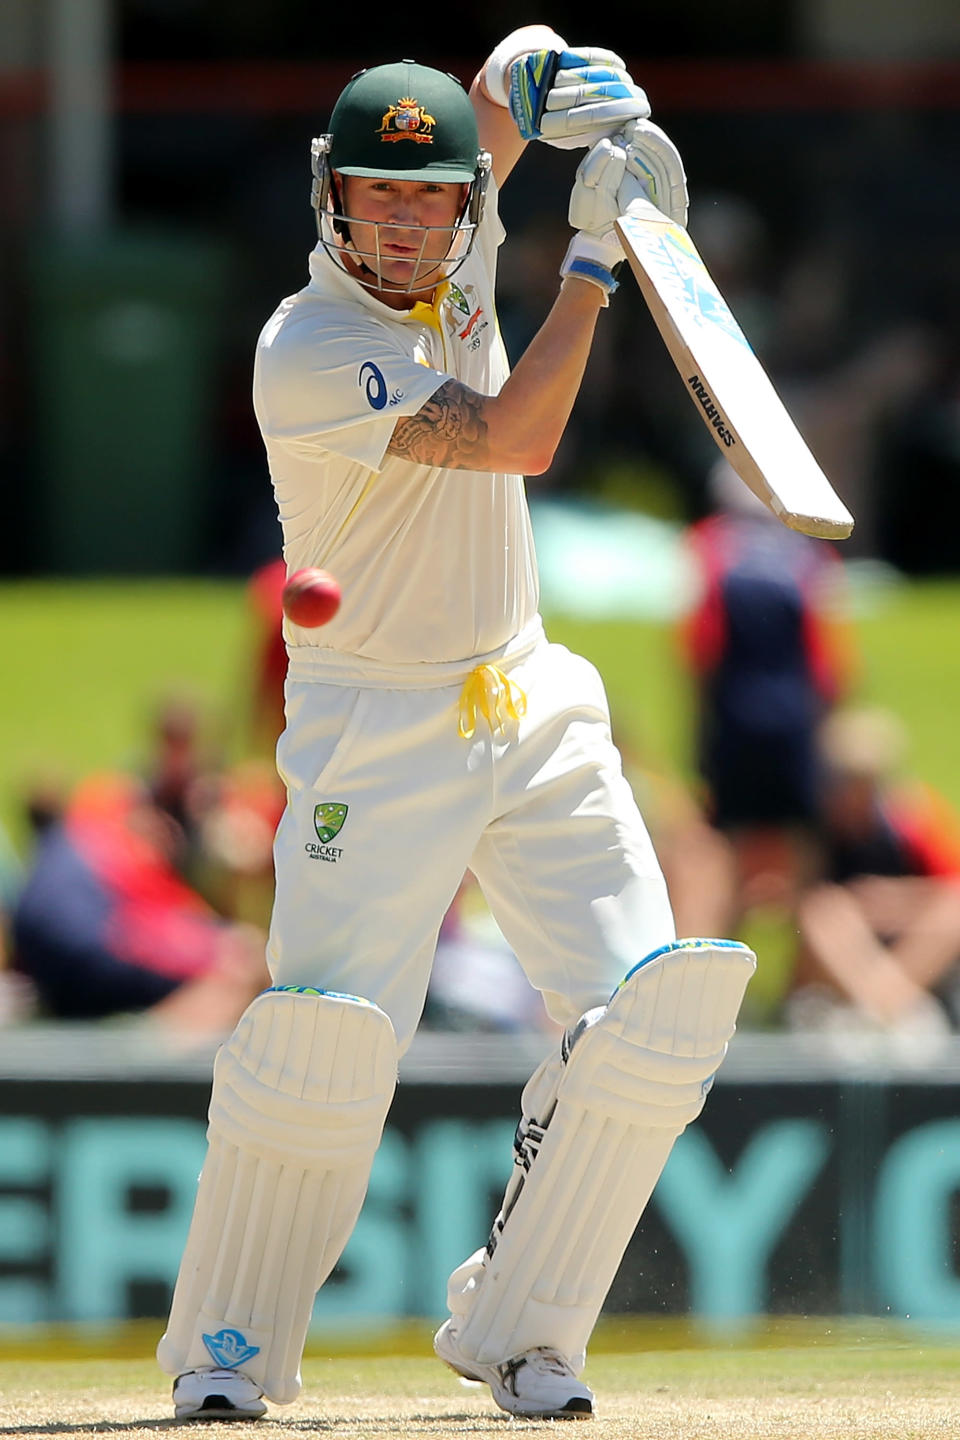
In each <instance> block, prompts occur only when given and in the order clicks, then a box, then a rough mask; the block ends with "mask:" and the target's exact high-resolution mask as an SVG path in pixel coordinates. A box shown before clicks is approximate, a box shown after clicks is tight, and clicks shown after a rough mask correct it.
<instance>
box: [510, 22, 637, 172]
mask: <svg viewBox="0 0 960 1440" xmlns="http://www.w3.org/2000/svg"><path fill="white" fill-rule="evenodd" d="M483 79H484V86H485V89H486V91H487V94H488V95H489V97H490V99H491V100H493V101H494V102H495V103H496V104H498V105H503V106H504V107H506V108H509V110H510V112H511V114H512V115H513V118H514V120H515V121H516V124H517V129H518V130H519V131H520V134H521V135H522V136H523V138H524V140H543V141H545V142H546V143H547V144H548V145H554V146H556V147H557V148H558V149H561V150H576V149H583V148H584V147H585V146H589V145H592V144H593V143H594V142H595V141H596V140H597V139H598V138H599V137H600V136H602V135H613V134H614V133H615V132H616V131H617V130H620V129H622V128H623V126H624V125H625V124H626V123H628V122H629V121H630V120H633V119H636V118H644V117H646V116H647V115H649V114H650V103H649V101H648V100H647V97H646V94H645V93H644V91H643V90H641V89H640V87H639V86H638V85H635V84H634V83H633V80H632V79H631V77H630V75H629V73H628V71H627V69H626V66H625V65H624V62H623V60H622V59H621V58H620V56H619V55H616V54H614V52H613V51H612V50H603V49H599V48H597V47H595V46H588V45H585V46H580V47H578V48H576V49H570V48H568V47H567V44H566V41H565V40H563V39H561V37H560V36H559V35H557V34H556V32H555V31H553V30H549V29H548V28H547V27H546V26H541V25H527V26H525V27H524V28H523V29H522V30H515V31H514V32H513V34H512V35H508V36H507V38H506V39H505V40H503V41H501V43H500V44H499V45H498V46H497V48H496V49H495V50H494V51H493V54H492V55H491V56H490V58H489V60H488V61H487V63H486V65H485V67H484V72H483Z"/></svg>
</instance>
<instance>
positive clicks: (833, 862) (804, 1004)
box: [787, 709, 960, 1033]
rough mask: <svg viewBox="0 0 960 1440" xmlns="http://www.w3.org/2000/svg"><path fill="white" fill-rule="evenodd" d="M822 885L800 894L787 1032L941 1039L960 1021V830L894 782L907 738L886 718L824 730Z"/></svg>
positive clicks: (938, 807)
mask: <svg viewBox="0 0 960 1440" xmlns="http://www.w3.org/2000/svg"><path fill="white" fill-rule="evenodd" d="M822 749H823V755H824V761H825V770H826V784H825V789H824V793H823V800H822V807H821V821H822V853H823V859H824V875H823V881H822V883H820V884H817V885H815V886H814V887H813V888H812V889H810V890H809V891H808V892H807V893H806V895H804V896H803V898H802V900H801V902H800V905H799V907H798V912H797V917H798V924H799V932H800V950H799V955H798V959H797V965H796V972H795V976H794V986H793V993H792V995H791V997H790V999H789V1001H788V1005H787V1016H788V1019H789V1022H790V1023H791V1024H792V1025H793V1026H795V1027H797V1028H810V1027H811V1026H812V1027H817V1026H823V1025H825V1024H834V1025H837V1024H848V1025H849V1024H854V1025H860V1026H863V1025H867V1026H871V1027H881V1028H889V1029H906V1030H919V1031H921V1032H922V1033H926V1032H929V1031H932V1032H934V1033H937V1032H942V1031H943V1030H945V1029H947V1028H948V1019H947V1014H946V1012H945V1010H944V1008H943V1005H942V1004H941V1003H940V1001H939V1000H938V999H937V998H934V997H935V996H939V997H940V998H941V999H943V1000H944V1001H946V1002H947V1005H948V1007H949V1008H951V1009H952V1010H953V1012H954V1015H953V1018H954V1021H956V1019H957V1011H956V1004H957V978H958V963H960V820H958V817H957V816H955V815H954V814H953V813H952V812H951V811H950V809H949V807H948V806H947V805H946V803H945V801H943V800H942V798H941V797H940V796H939V795H937V794H935V793H934V792H933V791H931V790H929V789H928V788H926V787H924V786H922V785H920V784H919V783H917V782H911V783H906V782H904V781H903V780H901V779H900V778H898V772H899V770H900V767H901V765H902V762H903V758H904V753H905V749H906V740H905V733H904V730H903V727H902V726H901V724H900V722H899V721H898V720H897V718H896V716H894V715H892V714H890V713H889V712H887V711H884V710H877V709H858V710H850V711H838V712H837V713H836V714H834V715H833V716H831V717H830V719H829V720H828V721H827V722H826V723H825V725H824V727H823V730H822Z"/></svg>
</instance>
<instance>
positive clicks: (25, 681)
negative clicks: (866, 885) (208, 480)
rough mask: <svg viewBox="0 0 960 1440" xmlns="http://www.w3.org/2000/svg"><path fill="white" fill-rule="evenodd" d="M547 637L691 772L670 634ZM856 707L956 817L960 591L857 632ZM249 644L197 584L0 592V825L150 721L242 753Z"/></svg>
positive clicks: (131, 752) (116, 750)
mask: <svg viewBox="0 0 960 1440" xmlns="http://www.w3.org/2000/svg"><path fill="white" fill-rule="evenodd" d="M547 623H548V633H549V634H550V636H551V638H553V639H556V640H560V641H563V642H564V643H565V644H568V645H570V646H571V648H573V649H576V650H579V651H580V652H581V653H583V654H585V655H587V656H589V658H590V659H592V660H593V661H594V663H595V664H597V665H598V666H599V668H600V670H601V672H602V674H603V676H604V678H605V680H606V683H607V688H608V691H609V694H610V698H611V706H612V710H613V714H614V723H615V726H616V728H617V730H618V735H619V737H620V739H621V741H622V743H624V744H625V745H626V746H627V747H628V748H629V749H630V750H631V751H633V752H634V753H635V754H636V755H637V757H638V758H639V759H640V760H641V761H642V762H645V763H646V764H648V765H649V766H650V767H651V768H654V769H657V768H662V769H666V770H668V771H671V772H673V773H676V774H680V775H685V774H687V773H688V772H689V765H690V762H689V733H690V724H689V706H688V703H687V691H686V685H685V680H684V677H683V674H682V671H681V669H680V667H679V666H678V664H677V661H676V652H675V648H674V638H673V635H672V632H671V630H670V629H669V627H665V626H663V625H659V624H652V623H651V624H646V623H638V622H633V621H630V622H628V621H615V622H610V621H586V620H575V619H570V618H567V617H558V618H555V619H550V618H549V617H548V621H547ZM858 634H859V640H860V645H861V648H862V652H863V658H864V675H863V681H862V685H861V698H863V699H867V700H870V701H872V702H878V703H882V704H885V705H890V706H892V707H893V708H895V709H896V710H897V711H898V712H899V713H900V714H901V715H902V716H903V718H904V719H905V721H906V723H907V726H908V729H909V733H910V737H911V741H912V746H913V754H912V760H913V766H914V769H915V770H916V772H917V773H918V774H919V775H920V777H921V778H923V779H925V780H927V781H929V782H930V783H931V784H934V785H936V786H938V787H939V788H940V789H941V790H942V791H943V792H944V794H945V795H946V796H947V798H948V799H949V800H950V801H951V802H952V803H953V805H954V806H956V807H957V808H958V809H960V747H958V746H957V744H956V741H955V734H956V730H957V725H958V715H960V584H957V583H946V582H939V583H930V584H923V585H903V586H901V587H897V588H895V589H893V590H892V591H890V592H889V593H887V594H885V595H884V596H883V597H882V598H881V599H879V600H878V601H877V602H876V603H875V605H874V606H873V607H872V609H871V612H870V613H869V614H868V615H866V616H865V617H864V618H863V619H861V620H860V621H859V622H858ZM252 635H253V631H252V628H251V622H250V616H249V614H248V611H247V606H246V601H245V596H244V590H243V587H242V585H240V584H236V583H229V582H204V581H182V580H171V581H142V582H140V581H134V582H122V581H117V582H109V581H98V582H88V583H78V582H61V581H25V582H19V583H17V582H14V583H6V584H3V585H0V657H2V671H0V696H2V703H0V821H2V822H3V823H5V824H6V825H7V826H8V828H12V829H13V831H14V834H15V835H16V836H18V837H20V836H21V835H22V831H21V828H20V824H19V818H18V816H19V798H18V797H19V796H20V795H21V793H22V791H23V788H24V786H25V785H27V784H29V783H31V782H32V781H33V780H34V779H35V778H37V777H39V776H43V775H48V774H53V775H59V776H61V777H62V779H63V780H64V781H66V782H67V783H69V782H72V781H74V780H76V779H77V778H79V777H80V776H81V775H83V774H85V773H86V772H88V771H89V770H91V769H94V768H101V767H111V766H118V765H130V764H136V763H137V761H138V759H139V757H140V756H141V755H142V753H143V748H144V736H145V731H146V721H147V717H148V715H149V713H150V711H151V708H152V707H153V706H154V705H155V703H156V702H157V701H158V700H159V699H160V698H161V697H163V696H164V695H166V694H168V693H169V692H171V691H176V690H185V691H187V692H189V693H191V694H193V695H195V696H196V697H197V698H198V699H199V701H200V702H201V703H202V704H203V706H204V707H205V709H206V713H207V715H208V719H209V721H210V725H211V728H212V729H213V730H214V731H215V733H216V738H217V740H218V743H221V744H222V745H223V746H224V747H225V748H226V749H227V750H228V751H230V752H232V753H237V752H238V751H242V750H243V749H244V747H245V739H244V737H245V734H246V729H247V724H246V717H247V705H248V693H249V674H250V665H251V661H250V650H251V643H252Z"/></svg>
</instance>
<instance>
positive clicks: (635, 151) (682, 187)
mask: <svg viewBox="0 0 960 1440" xmlns="http://www.w3.org/2000/svg"><path fill="white" fill-rule="evenodd" d="M617 143H618V144H623V145H624V146H625V147H626V174H627V176H628V177H632V178H633V179H635V180H637V181H638V182H639V183H640V185H641V186H642V187H643V193H644V195H645V196H646V198H647V199H648V200H652V201H653V203H654V205H656V207H657V209H658V210H661V211H662V212H663V213H664V215H669V217H670V219H671V220H673V221H675V223H676V224H677V225H684V226H685V225H686V223H687V208H688V205H689V198H690V197H689V195H688V194H687V177H686V175H685V174H684V172H683V161H682V160H681V159H680V151H679V150H678V149H677V147H676V145H674V143H673V141H672V140H671V139H670V137H669V135H665V134H664V132H663V131H662V130H661V129H660V127H659V126H658V125H653V124H651V122H650V121H649V120H643V119H640V120H632V121H631V122H630V124H629V125H626V126H625V127H624V130H623V134H622V135H618V136H617ZM625 209H626V205H624V206H623V207H622V209H621V212H620V213H621V214H622V213H623V210H625Z"/></svg>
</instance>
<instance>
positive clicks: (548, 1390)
mask: <svg viewBox="0 0 960 1440" xmlns="http://www.w3.org/2000/svg"><path fill="white" fill-rule="evenodd" d="M433 1348H434V1350H435V1351H436V1352H437V1355H438V1356H439V1357H440V1359H441V1360H442V1361H443V1362H444V1364H445V1365H449V1366H450V1369H451V1370H455V1371H456V1373H457V1374H458V1375H460V1376H462V1377H463V1379H464V1380H474V1381H477V1382H478V1383H480V1384H484V1385H489V1386H490V1390H491V1393H492V1395H493V1398H494V1400H495V1401H496V1402H497V1404H498V1405H499V1406H500V1409H501V1410H506V1412H507V1414H508V1415H526V1416H534V1417H538V1418H539V1419H541V1420H589V1419H590V1418H591V1416H592V1415H593V1391H592V1390H590V1389H589V1388H588V1387H587V1386H586V1385H584V1383H583V1381H582V1380H578V1379H577V1377H576V1375H575V1374H574V1373H573V1371H572V1370H571V1368H570V1363H569V1361H568V1360H567V1359H566V1357H565V1356H563V1355H561V1354H560V1351H559V1350H554V1349H552V1348H551V1346H549V1345H538V1346H537V1348H536V1349H535V1350H525V1351H524V1352H523V1354H522V1355H514V1356H513V1357H512V1359H510V1360H503V1361H501V1363H500V1364H499V1365H481V1364H480V1363H479V1361H477V1360H468V1359H467V1358H466V1356H463V1355H461V1354H460V1352H459V1350H458V1349H457V1337H456V1334H455V1332H454V1330H453V1328H452V1322H451V1321H450V1320H447V1321H445V1322H444V1324H443V1325H441V1326H440V1329H439V1330H438V1331H437V1333H436V1335H435V1336H434V1337H433Z"/></svg>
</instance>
